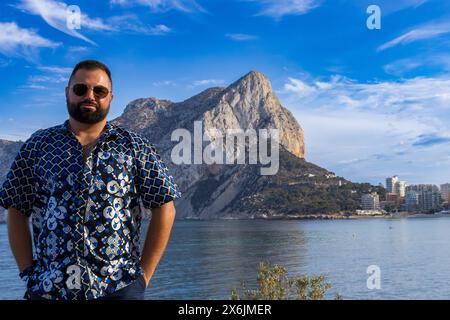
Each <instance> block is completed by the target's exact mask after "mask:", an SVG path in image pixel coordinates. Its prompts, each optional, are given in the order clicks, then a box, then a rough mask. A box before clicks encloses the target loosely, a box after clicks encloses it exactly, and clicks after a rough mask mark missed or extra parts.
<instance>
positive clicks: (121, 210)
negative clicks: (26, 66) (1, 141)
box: [0, 120, 181, 300]
mask: <svg viewBox="0 0 450 320" xmlns="http://www.w3.org/2000/svg"><path fill="white" fill-rule="evenodd" d="M180 196H181V192H180V191H179V188H178V186H177V184H176V183H175V181H174V178H173V177H172V176H171V175H170V174H169V171H168V169H167V167H166V165H165V164H164V162H163V161H162V160H161V158H160V156H159V154H158V153H157V151H156V149H155V148H154V146H153V145H152V144H150V143H149V141H148V140H147V139H146V138H145V137H141V136H140V135H138V134H136V133H134V132H132V131H128V130H126V129H124V128H122V127H119V126H116V125H114V124H111V123H110V122H107V123H106V126H105V128H104V131H103V133H102V134H101V135H100V137H99V139H98V141H97V143H96V144H95V146H94V147H93V149H92V152H91V153H90V154H89V155H88V157H87V159H86V161H83V147H82V145H81V144H80V142H79V141H78V140H77V138H76V136H75V134H74V133H73V132H72V131H71V130H69V120H66V121H65V122H64V123H63V124H61V125H58V126H54V127H51V128H48V129H41V130H38V131H36V132H35V133H34V134H32V135H31V137H30V138H29V139H28V140H27V141H25V143H24V144H23V145H22V147H21V149H20V151H19V153H18V155H17V156H16V158H15V160H14V161H13V163H12V166H11V169H10V171H9V172H8V174H7V177H6V180H5V181H4V183H3V185H2V186H1V187H0V206H2V207H4V208H8V207H14V208H16V209H17V210H19V211H21V212H22V213H24V214H25V215H27V216H31V217H32V229H33V243H34V252H33V254H34V263H33V265H32V266H31V267H29V268H27V270H26V271H25V272H23V273H22V274H21V276H22V277H23V278H24V280H25V281H26V282H27V288H28V291H30V292H33V293H35V294H38V295H40V296H42V297H44V298H48V299H69V300H73V299H95V298H99V297H102V296H105V295H108V294H111V293H113V292H115V291H117V290H119V289H121V288H124V287H126V286H127V285H129V284H131V283H132V282H133V281H135V280H136V279H137V278H138V277H139V276H140V275H141V274H142V269H141V267H140V263H139V261H140V257H141V252H140V237H139V236H140V229H141V219H142V212H141V206H140V203H141V204H142V206H143V207H145V208H147V209H151V208H156V207H159V206H161V205H163V204H164V203H167V202H169V201H172V200H174V199H176V198H179V197H180Z"/></svg>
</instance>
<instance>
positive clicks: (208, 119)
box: [0, 71, 384, 219]
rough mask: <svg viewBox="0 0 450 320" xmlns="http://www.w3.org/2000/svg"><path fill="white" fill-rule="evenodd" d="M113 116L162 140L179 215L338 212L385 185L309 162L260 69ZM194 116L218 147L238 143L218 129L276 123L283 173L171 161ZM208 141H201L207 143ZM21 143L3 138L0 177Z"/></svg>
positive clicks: (139, 103) (298, 132) (142, 102)
mask: <svg viewBox="0 0 450 320" xmlns="http://www.w3.org/2000/svg"><path fill="white" fill-rule="evenodd" d="M112 122H113V123H115V124H117V125H120V126H123V127H125V128H128V129H130V130H133V131H135V132H137V133H139V134H141V135H143V136H145V137H147V138H148V139H149V140H150V141H151V142H152V143H153V144H154V145H155V146H156V149H157V151H158V152H159V154H160V155H161V157H162V159H163V160H164V161H165V162H166V163H167V165H168V167H169V169H170V171H171V173H172V174H173V175H174V177H175V179H176V181H177V183H178V184H179V185H180V187H181V191H182V193H183V197H182V198H181V199H179V200H177V217H178V218H190V219H215V218H289V217H303V216H307V215H320V214H327V213H336V212H343V211H351V210H355V209H357V208H359V201H360V197H361V194H362V193H366V192H370V191H378V192H380V193H383V191H384V190H381V189H380V188H379V187H374V186H371V185H369V184H356V183H352V182H350V181H347V180H346V179H344V178H341V177H337V176H336V175H335V174H334V173H332V172H329V171H328V170H326V169H323V168H320V167H319V166H317V165H314V164H312V163H310V162H307V161H306V160H305V143H304V133H303V130H302V128H301V126H300V124H299V123H298V122H297V120H296V119H295V118H294V116H293V115H292V114H291V112H290V111H289V110H287V109H286V108H285V107H283V106H282V105H281V103H280V102H279V100H278V98H277V97H276V95H275V94H274V92H273V90H272V87H271V84H270V81H269V80H268V79H267V77H266V76H265V75H263V74H262V73H260V72H258V71H252V72H250V73H248V74H247V75H245V76H243V77H242V78H240V79H239V80H237V81H236V82H234V83H232V84H231V85H229V86H228V87H226V88H220V87H214V88H210V89H207V90H205V91H203V92H201V93H199V94H197V95H195V96H193V97H191V98H189V99H187V100H185V101H182V102H172V101H168V100H160V99H157V98H143V99H137V100H134V101H132V102H130V103H129V104H128V105H127V106H126V108H125V110H124V112H123V114H122V115H121V116H120V117H118V118H116V119H114V120H112ZM195 123H196V124H197V125H199V124H200V125H201V129H202V133H204V135H205V137H206V138H209V143H211V144H212V145H215V146H217V145H219V146H220V142H222V143H223V146H224V148H225V149H226V148H227V147H229V146H232V147H235V146H236V143H235V142H231V141H230V142H229V141H226V140H224V139H223V138H222V137H220V136H219V137H217V136H215V135H213V134H212V132H222V133H225V132H227V130H231V129H234V130H243V131H246V130H255V132H259V130H260V129H278V132H279V145H278V144H277V145H278V146H279V164H278V166H279V167H278V172H277V173H276V174H275V175H262V174H261V168H262V167H267V165H263V164H261V163H258V164H249V161H248V158H246V162H245V163H246V164H222V163H221V162H215V163H214V164H206V163H204V162H203V163H199V164H194V163H193V162H192V161H190V162H189V161H188V163H183V164H178V163H174V162H172V156H171V153H172V152H173V150H174V147H176V146H177V145H178V144H179V141H178V140H177V141H172V140H171V136H172V133H173V132H174V131H175V130H176V129H185V132H188V133H190V135H191V137H194V140H195V130H196V125H195ZM214 130H216V131H214ZM260 141H261V137H260V136H258V137H257V140H255V141H254V140H246V141H245V143H244V144H245V148H246V149H245V150H246V151H248V150H249V149H250V148H251V147H252V146H254V145H255V144H257V149H256V150H258V151H261V145H260V144H258V143H259V142H260ZM271 143H274V142H273V140H272V142H271ZM193 144H195V142H193ZM207 144H208V142H207V141H201V147H202V148H204V147H205V145H207ZM20 145H21V142H7V141H3V142H0V165H1V167H0V176H2V175H3V177H4V175H5V174H6V170H7V169H6V168H9V165H10V163H11V162H12V160H13V155H15V153H17V151H18V149H19V147H20ZM269 147H270V146H269ZM190 156H192V154H191V155H190ZM193 158H194V156H192V157H191V160H192V159H193ZM6 163H8V164H7V165H6Z"/></svg>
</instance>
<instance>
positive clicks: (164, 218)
mask: <svg viewBox="0 0 450 320" xmlns="http://www.w3.org/2000/svg"><path fill="white" fill-rule="evenodd" d="M175 212H176V211H175V206H174V205H173V201H171V202H168V203H166V204H164V205H162V206H161V207H159V208H153V209H152V219H151V221H150V225H149V227H148V231H147V236H146V238H145V243H144V248H143V250H142V257H141V267H142V270H143V276H144V280H145V285H146V286H148V284H149V282H150V279H151V278H152V276H153V273H154V272H155V269H156V266H157V265H158V263H159V260H160V259H161V257H162V255H163V253H164V250H165V249H166V246H167V243H168V241H169V236H170V232H171V230H172V225H173V222H174V220H175Z"/></svg>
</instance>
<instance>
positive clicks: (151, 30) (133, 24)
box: [108, 14, 172, 35]
mask: <svg viewBox="0 0 450 320" xmlns="http://www.w3.org/2000/svg"><path fill="white" fill-rule="evenodd" d="M108 24H109V25H111V26H112V27H113V28H115V29H117V30H120V31H121V32H129V33H137V34H141V35H164V34H167V33H170V32H172V29H170V28H169V27H168V26H166V25H164V24H158V25H155V26H147V25H145V24H143V23H142V22H141V21H140V20H139V18H138V17H137V16H136V15H133V14H126V15H122V16H115V17H111V18H108Z"/></svg>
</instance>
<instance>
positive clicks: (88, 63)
mask: <svg viewBox="0 0 450 320" xmlns="http://www.w3.org/2000/svg"><path fill="white" fill-rule="evenodd" d="M80 69H86V70H96V69H100V70H103V71H105V72H106V74H107V75H108V77H109V81H111V87H112V78H111V71H110V70H109V68H108V67H107V66H106V65H105V64H104V63H102V62H100V61H97V60H83V61H80V62H78V63H77V65H76V66H75V68H73V71H72V74H71V75H70V78H69V84H70V81H72V78H73V76H74V74H75V73H76V72H77V71H78V70H80Z"/></svg>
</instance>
